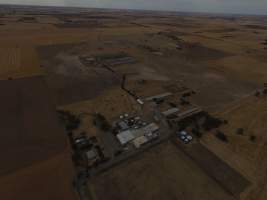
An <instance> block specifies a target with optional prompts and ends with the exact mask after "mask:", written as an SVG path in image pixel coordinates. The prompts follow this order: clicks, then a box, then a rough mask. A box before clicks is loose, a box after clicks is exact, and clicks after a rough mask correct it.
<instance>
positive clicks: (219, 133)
mask: <svg viewBox="0 0 267 200" xmlns="http://www.w3.org/2000/svg"><path fill="white" fill-rule="evenodd" d="M215 136H216V137H217V138H218V139H219V140H221V141H223V142H228V138H227V136H226V135H225V134H224V133H223V132H221V131H217V132H216V135H215Z"/></svg>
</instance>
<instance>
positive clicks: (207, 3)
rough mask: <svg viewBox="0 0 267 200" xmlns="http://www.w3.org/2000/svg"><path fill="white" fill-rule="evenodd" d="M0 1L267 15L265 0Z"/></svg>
mask: <svg viewBox="0 0 267 200" xmlns="http://www.w3.org/2000/svg"><path fill="white" fill-rule="evenodd" d="M0 3H2V4H26V5H48V6H77V7H96V8H119V9H121V8H129V9H146V10H171V11H189V12H190V11H192V12H212V13H237V14H239V13H240V14H266V15H267V0H0Z"/></svg>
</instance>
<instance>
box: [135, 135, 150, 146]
mask: <svg viewBox="0 0 267 200" xmlns="http://www.w3.org/2000/svg"><path fill="white" fill-rule="evenodd" d="M148 141H149V140H148V138H147V137H146V136H141V137H138V138H136V139H135V140H134V141H133V144H134V146H135V147H136V148H137V149H138V148H140V147H141V146H142V145H143V144H145V143H147V142H148Z"/></svg>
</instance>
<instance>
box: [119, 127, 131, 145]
mask: <svg viewBox="0 0 267 200" xmlns="http://www.w3.org/2000/svg"><path fill="white" fill-rule="evenodd" d="M117 138H118V140H119V142H120V143H121V145H125V144H127V143H128V142H130V141H132V140H133V139H134V138H135V136H134V135H133V133H132V131H131V130H127V131H123V132H120V133H119V134H117Z"/></svg>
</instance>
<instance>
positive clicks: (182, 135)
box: [177, 131, 193, 144]
mask: <svg viewBox="0 0 267 200" xmlns="http://www.w3.org/2000/svg"><path fill="white" fill-rule="evenodd" d="M177 136H178V138H179V139H180V140H181V141H182V142H183V143H185V144H188V143H190V142H191V141H192V140H193V137H192V136H191V135H189V134H188V133H187V132H186V131H178V132H177Z"/></svg>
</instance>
